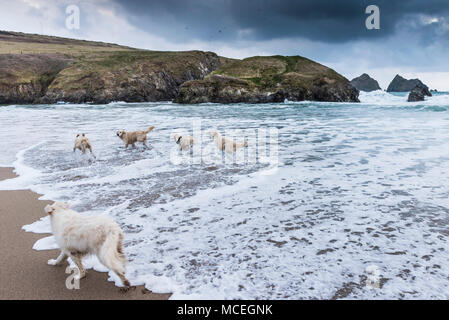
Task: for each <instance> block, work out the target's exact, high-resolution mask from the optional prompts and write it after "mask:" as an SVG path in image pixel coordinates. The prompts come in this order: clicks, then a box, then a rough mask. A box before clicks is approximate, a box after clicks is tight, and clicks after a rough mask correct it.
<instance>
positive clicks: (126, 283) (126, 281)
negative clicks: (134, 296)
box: [114, 270, 131, 287]
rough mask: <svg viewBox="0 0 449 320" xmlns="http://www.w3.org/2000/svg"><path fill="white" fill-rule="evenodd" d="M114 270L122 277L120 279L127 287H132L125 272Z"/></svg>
mask: <svg viewBox="0 0 449 320" xmlns="http://www.w3.org/2000/svg"><path fill="white" fill-rule="evenodd" d="M114 272H115V273H116V274H117V275H118V276H119V277H120V280H122V283H123V285H124V286H125V287H130V286H131V283H130V282H129V280H128V279H126V277H125V275H124V274H121V273H118V272H117V271H115V270H114Z"/></svg>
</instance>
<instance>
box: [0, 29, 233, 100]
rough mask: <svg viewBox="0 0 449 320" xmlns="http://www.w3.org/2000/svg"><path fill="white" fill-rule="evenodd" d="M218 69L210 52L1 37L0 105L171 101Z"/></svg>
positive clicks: (12, 34) (217, 60) (1, 34)
mask: <svg viewBox="0 0 449 320" xmlns="http://www.w3.org/2000/svg"><path fill="white" fill-rule="evenodd" d="M55 52H57V53H55ZM223 61H226V60H223ZM220 65H221V59H220V58H219V57H218V56H217V55H216V54H215V53H212V52H201V51H187V52H158V51H148V50H137V49H133V48H129V47H123V46H118V45H114V44H108V43H102V42H92V41H83V40H74V39H65V38H58V37H51V36H41V35H31V34H24V33H17V32H5V31H0V104H14V103H16V104H18V103H21V104H32V103H55V102H58V101H65V102H72V103H84V102H93V103H108V102H111V101H127V102H142V101H161V100H164V101H166V100H173V99H174V98H175V97H176V96H177V95H178V91H179V87H180V85H181V84H182V83H184V82H185V81H189V80H195V79H203V78H204V77H205V76H206V75H208V74H209V73H211V72H212V71H214V70H215V69H217V68H218V67H220Z"/></svg>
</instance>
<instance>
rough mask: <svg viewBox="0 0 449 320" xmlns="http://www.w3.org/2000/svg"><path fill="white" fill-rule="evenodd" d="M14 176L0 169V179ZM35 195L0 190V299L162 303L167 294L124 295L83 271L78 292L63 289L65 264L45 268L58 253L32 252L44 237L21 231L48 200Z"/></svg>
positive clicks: (101, 276) (136, 290)
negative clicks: (116, 300) (84, 275)
mask: <svg viewBox="0 0 449 320" xmlns="http://www.w3.org/2000/svg"><path fill="white" fill-rule="evenodd" d="M13 177H15V175H14V173H13V170H12V168H0V180H5V179H10V178H13ZM38 198H39V195H38V194H36V193H34V192H31V191H29V190H21V191H0V254H1V259H0V299H2V300H6V299H29V300H35V299H50V300H55V299H57V300H70V299H80V300H93V299H100V300H111V299H120V300H132V299H136V300H162V299H164V300H165V299H168V298H169V297H170V294H155V293H152V292H150V291H148V290H146V289H145V288H144V287H143V286H138V287H132V288H131V289H130V290H128V291H126V292H124V291H123V290H121V289H120V288H118V287H116V286H115V285H114V283H113V282H109V281H108V280H107V279H108V274H107V273H105V272H96V271H94V270H88V271H87V277H86V278H84V279H82V280H81V283H80V289H79V290H69V289H67V288H66V285H65V282H66V278H67V277H68V276H69V275H68V274H66V273H65V269H66V265H64V266H60V267H55V266H49V265H47V260H48V259H54V258H56V257H57V255H58V253H59V252H58V250H48V251H47V250H46V251H36V250H33V249H32V247H33V244H34V243H35V242H36V241H37V240H38V239H40V238H43V237H46V236H47V235H46V234H34V233H29V232H25V231H23V230H22V229H21V228H22V226H23V225H25V224H30V223H33V222H35V221H36V220H38V219H39V218H41V217H42V216H44V215H45V213H44V211H43V209H44V207H45V205H46V204H47V203H49V202H48V201H40V200H38Z"/></svg>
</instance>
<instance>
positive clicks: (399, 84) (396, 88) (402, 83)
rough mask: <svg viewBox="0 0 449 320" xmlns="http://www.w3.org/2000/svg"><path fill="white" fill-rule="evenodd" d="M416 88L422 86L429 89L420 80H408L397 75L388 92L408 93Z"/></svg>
mask: <svg viewBox="0 0 449 320" xmlns="http://www.w3.org/2000/svg"><path fill="white" fill-rule="evenodd" d="M416 86H421V87H425V88H427V90H428V89H429V88H428V87H427V86H426V85H425V84H424V83H422V82H421V80H419V79H411V80H407V79H404V78H403V77H401V76H400V75H396V77H394V79H393V81H391V83H390V85H389V86H388V88H387V92H408V91H411V90H413V89H414V88H415V87H416Z"/></svg>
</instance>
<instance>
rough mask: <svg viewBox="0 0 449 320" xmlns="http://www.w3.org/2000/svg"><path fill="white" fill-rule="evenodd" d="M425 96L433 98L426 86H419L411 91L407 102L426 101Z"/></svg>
mask: <svg viewBox="0 0 449 320" xmlns="http://www.w3.org/2000/svg"><path fill="white" fill-rule="evenodd" d="M425 96H428V97H431V96H432V94H431V93H430V91H429V89H428V88H427V87H425V86H422V85H417V86H416V87H415V88H413V90H412V91H410V93H409V95H408V100H407V101H408V102H417V101H424V100H425Z"/></svg>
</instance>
